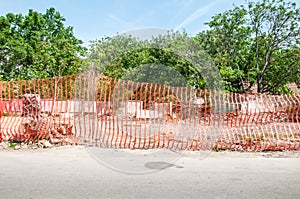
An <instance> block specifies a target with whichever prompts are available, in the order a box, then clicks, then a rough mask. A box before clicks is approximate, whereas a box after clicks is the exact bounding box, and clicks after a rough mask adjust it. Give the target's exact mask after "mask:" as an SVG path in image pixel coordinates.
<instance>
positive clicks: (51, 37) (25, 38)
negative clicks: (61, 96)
mask: <svg viewBox="0 0 300 199" xmlns="http://www.w3.org/2000/svg"><path fill="white" fill-rule="evenodd" d="M64 21H65V19H64V18H63V17H62V16H61V15H60V14H59V12H57V11H55V9H54V8H50V9H48V10H46V13H45V14H42V13H38V12H36V11H33V10H29V12H28V14H27V15H25V16H23V15H22V14H12V13H8V14H7V15H6V16H1V17H0V79H2V80H11V79H33V78H46V77H55V76H63V75H69V74H74V73H76V72H77V71H78V70H79V69H80V66H81V64H82V60H81V59H80V58H79V56H80V55H83V54H84V53H85V49H84V48H83V47H82V46H81V44H82V41H81V40H78V39H77V38H75V36H74V35H73V28H72V27H65V26H64Z"/></svg>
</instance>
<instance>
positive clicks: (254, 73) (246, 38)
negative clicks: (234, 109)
mask: <svg viewBox="0 0 300 199" xmlns="http://www.w3.org/2000/svg"><path fill="white" fill-rule="evenodd" d="M207 24H208V25H209V27H210V28H211V29H210V30H208V31H203V32H201V33H199V34H198V35H197V37H196V38H195V39H196V40H197V41H198V42H199V43H200V44H201V45H202V46H203V47H204V48H205V49H206V50H207V51H208V53H209V54H210V55H211V56H212V57H214V59H215V61H216V63H217V65H218V67H219V68H220V71H221V73H222V75H223V78H224V80H225V85H226V86H227V89H228V90H231V91H239V92H247V91H249V90H250V89H251V87H252V86H253V85H254V84H257V92H260V93H263V92H269V93H280V92H288V90H287V89H285V88H286V84H287V83H289V82H295V81H299V71H300V65H299V57H300V56H299V39H300V10H299V8H297V7H296V3H292V2H286V1H284V0H262V1H259V2H249V3H248V4H247V6H246V7H245V6H243V5H242V6H239V7H235V8H234V9H232V10H228V11H226V12H224V13H220V14H218V15H216V16H214V17H213V19H212V20H211V21H210V22H209V23H207Z"/></svg>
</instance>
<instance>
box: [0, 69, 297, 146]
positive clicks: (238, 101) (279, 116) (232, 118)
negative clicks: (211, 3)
mask: <svg viewBox="0 0 300 199" xmlns="http://www.w3.org/2000/svg"><path fill="white" fill-rule="evenodd" d="M95 77H97V78H95ZM0 94H1V96H0V142H1V141H2V140H15V141H22V142H28V141H37V140H40V139H47V140H49V141H50V142H51V143H54V144H56V143H69V144H84V145H92V146H100V147H115V148H132V149H148V148H172V149H181V150H185V149H188V150H202V149H208V150H212V149H233V150H250V151H255V150H295V149H299V148H300V96H299V95H258V94H251V95H249V94H248V95H247V94H236V93H228V92H221V91H213V90H196V89H192V88H187V87H171V86H165V85H160V84H153V83H140V82H132V81H125V80H117V79H113V78H108V77H105V76H97V74H96V73H95V72H89V73H83V74H78V75H73V76H67V77H59V78H49V79H40V80H28V81H10V82H0Z"/></svg>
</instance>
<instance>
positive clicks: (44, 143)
mask: <svg viewBox="0 0 300 199" xmlns="http://www.w3.org/2000/svg"><path fill="white" fill-rule="evenodd" d="M38 146H39V147H40V148H51V147H52V146H53V145H52V144H51V143H50V142H49V141H48V140H40V141H38Z"/></svg>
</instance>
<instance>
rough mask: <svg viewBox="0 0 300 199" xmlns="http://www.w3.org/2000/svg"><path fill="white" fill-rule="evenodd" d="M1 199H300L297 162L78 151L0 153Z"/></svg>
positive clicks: (191, 154) (167, 152) (299, 165)
mask: <svg viewBox="0 0 300 199" xmlns="http://www.w3.org/2000/svg"><path fill="white" fill-rule="evenodd" d="M168 162H171V163H172V164H169V165H168V164H167V163H168ZM164 166H166V167H167V168H166V169H162V170H159V171H158V170H157V169H159V168H162V167H164ZM0 198H13V199H17V198H43V199H44V198H230V199H231V198H251V199H253V198H300V158H266V157H263V156H256V155H250V156H249V155H248V156H243V155H238V154H237V155H236V154H235V155H234V156H233V155H231V154H229V155H228V154H227V155H218V154H210V155H209V156H207V157H206V158H203V154H199V153H198V152H188V153H185V154H184V155H183V156H180V154H179V153H177V152H173V151H170V150H158V151H140V150H137V151H133V150H129V151H126V150H114V149H98V148H89V149H88V150H87V149H86V148H84V147H66V148H53V149H45V150H23V151H21V150H19V151H12V150H10V151H7V150H1V151H0Z"/></svg>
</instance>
